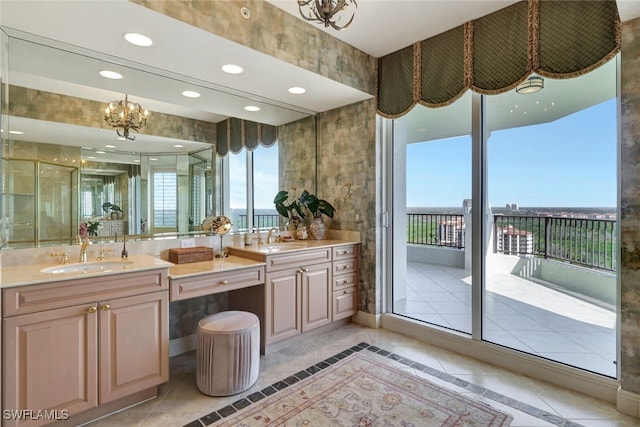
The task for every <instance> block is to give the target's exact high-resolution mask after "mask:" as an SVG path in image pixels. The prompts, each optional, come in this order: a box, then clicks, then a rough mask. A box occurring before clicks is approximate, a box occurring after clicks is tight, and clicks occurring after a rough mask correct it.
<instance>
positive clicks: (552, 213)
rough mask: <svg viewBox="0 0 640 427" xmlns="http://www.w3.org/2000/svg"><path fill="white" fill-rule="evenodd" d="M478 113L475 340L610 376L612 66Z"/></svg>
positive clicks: (502, 98) (493, 100)
mask: <svg viewBox="0 0 640 427" xmlns="http://www.w3.org/2000/svg"><path fill="white" fill-rule="evenodd" d="M486 104H487V107H486V111H487V114H486V123H487V129H488V138H487V148H486V151H487V159H486V170H487V183H486V194H487V197H488V205H489V209H488V212H486V213H485V215H484V218H486V223H485V230H486V233H487V237H488V238H489V245H488V247H487V248H486V250H485V266H486V270H485V281H484V282H485V287H484V298H483V301H484V313H483V322H482V325H483V334H482V336H483V339H484V340H486V341H491V342H493V343H496V344H500V345H503V346H506V347H510V348H514V349H516V350H520V351H523V352H526V353H530V354H533V355H537V356H540V357H544V358H547V359H551V360H554V361H557V362H562V363H565V364H568V365H571V366H576V367H579V368H582V369H586V370H589V371H593V372H597V373H601V374H605V375H608V376H615V374H616V365H615V363H616V356H615V354H616V305H617V300H616V295H617V292H616V289H617V287H616V270H617V256H616V253H617V238H616V236H617V231H616V211H617V191H616V188H617V185H616V182H617V176H616V170H617V154H616V153H617V148H616V146H617V101H616V64H615V61H611V62H610V63H608V64H606V65H605V66H603V67H600V68H598V69H597V70H595V71H593V72H591V73H589V74H586V75H584V76H581V77H578V78H575V79H568V80H552V79H545V80H544V89H543V90H541V91H539V92H536V93H531V94H518V93H516V92H515V91H511V92H507V93H504V94H501V95H495V96H488V97H487V98H486Z"/></svg>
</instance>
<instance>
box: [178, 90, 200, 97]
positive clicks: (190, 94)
mask: <svg viewBox="0 0 640 427" xmlns="http://www.w3.org/2000/svg"><path fill="white" fill-rule="evenodd" d="M182 95H183V96H186V97H187V98H199V97H200V94H199V93H198V92H196V91H193V90H185V91H184V92H182Z"/></svg>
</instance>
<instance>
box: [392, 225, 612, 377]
mask: <svg viewBox="0 0 640 427" xmlns="http://www.w3.org/2000/svg"><path fill="white" fill-rule="evenodd" d="M465 220H466V221H465ZM488 221H489V222H490V224H488V227H487V229H488V230H490V237H489V238H488V242H487V248H489V249H488V250H487V254H486V263H485V266H486V274H485V277H486V279H485V291H486V292H485V296H484V307H485V317H484V320H485V321H484V332H483V339H484V340H486V341H489V342H493V343H496V344H500V345H503V346H506V347H510V348H513V349H516V350H520V351H523V352H526V353H529V354H533V355H537V356H540V357H544V358H547V359H550V360H554V361H557V362H561V363H564V364H567V365H571V366H575V367H578V368H581V369H585V370H588V371H592V372H595V373H598V374H602V375H606V376H609V377H615V376H616V365H615V360H616V276H615V270H616V268H617V259H616V239H615V237H616V222H615V221H612V220H601V219H576V218H556V217H548V216H547V217H540V216H535V217H534V216H505V215H492V216H490V217H489V218H488ZM465 223H467V224H468V223H470V218H469V217H466V218H465V215H440V214H408V215H407V225H408V242H407V268H406V271H405V272H402V274H400V275H399V276H396V282H397V281H398V280H397V279H398V277H402V276H403V275H404V277H405V278H406V279H405V280H404V281H405V282H406V286H402V285H400V286H399V285H398V283H395V284H394V305H393V306H394V309H393V311H394V313H396V314H400V315H404V316H407V317H410V318H414V319H418V320H422V321H425V322H428V323H432V324H435V325H438V326H442V327H445V328H450V329H454V330H457V331H462V332H466V333H470V331H471V308H470V307H471V268H470V262H471V260H470V254H469V253H468V252H469V251H465V247H470V245H469V238H470V233H468V235H467V233H466V232H465V227H464V224H465ZM514 236H520V237H514Z"/></svg>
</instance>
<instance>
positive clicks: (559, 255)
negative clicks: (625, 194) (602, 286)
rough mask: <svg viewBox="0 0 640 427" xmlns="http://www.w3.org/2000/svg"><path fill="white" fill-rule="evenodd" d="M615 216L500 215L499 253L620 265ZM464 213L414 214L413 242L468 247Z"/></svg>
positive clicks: (409, 228) (496, 234)
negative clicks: (609, 218)
mask: <svg viewBox="0 0 640 427" xmlns="http://www.w3.org/2000/svg"><path fill="white" fill-rule="evenodd" d="M616 227H617V224H616V221H615V220H607V219H587V218H560V217H552V216H509V215H494V226H493V251H494V252H495V253H504V254H509V255H534V256H539V257H542V258H546V259H554V260H558V261H564V262H568V263H571V264H576V265H581V266H585V267H589V268H597V269H601V270H606V271H615V270H616V269H617V265H618V260H617V229H616ZM464 237H465V223H464V216H463V215H450V214H431V213H408V214H407V243H413V244H418V245H428V246H441V247H442V246H444V247H449V248H456V249H464V241H465V238H464Z"/></svg>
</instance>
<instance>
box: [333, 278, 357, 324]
mask: <svg viewBox="0 0 640 427" xmlns="http://www.w3.org/2000/svg"><path fill="white" fill-rule="evenodd" d="M357 297H358V292H357V291H356V287H355V286H353V287H351V288H346V289H343V290H340V291H335V292H333V302H332V305H333V318H332V320H333V321H334V322H335V321H336V320H340V319H344V318H345V317H349V316H353V315H354V314H356V311H357V310H356V307H357V301H358V298H357Z"/></svg>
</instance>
